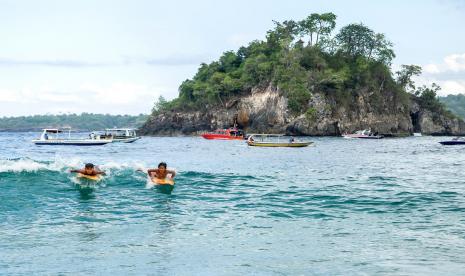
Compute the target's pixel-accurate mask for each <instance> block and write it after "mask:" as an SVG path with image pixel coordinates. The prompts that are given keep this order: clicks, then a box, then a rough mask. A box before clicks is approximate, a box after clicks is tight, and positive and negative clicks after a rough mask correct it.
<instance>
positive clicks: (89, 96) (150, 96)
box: [0, 82, 168, 116]
mask: <svg viewBox="0 0 465 276" xmlns="http://www.w3.org/2000/svg"><path fill="white" fill-rule="evenodd" d="M166 91H168V89H167V88H163V87H148V86H146V85H140V84H137V83H130V82H116V83H111V84H109V85H107V86H104V85H97V84H94V83H83V84H82V85H78V86H77V88H76V89H73V90H66V91H64V90H60V89H58V88H56V87H52V86H42V87H38V88H36V89H31V88H29V87H23V88H22V89H19V90H17V91H13V90H6V89H0V116H17V115H27V114H29V115H31V114H45V113H52V114H57V113H81V112H92V113H110V114H140V113H149V112H150V110H151V108H152V106H153V103H154V101H155V100H156V99H157V98H158V96H159V95H161V94H164V93H166Z"/></svg>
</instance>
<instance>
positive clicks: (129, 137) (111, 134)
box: [96, 128, 141, 143]
mask: <svg viewBox="0 0 465 276" xmlns="http://www.w3.org/2000/svg"><path fill="white" fill-rule="evenodd" d="M96 137H97V138H100V139H101V140H102V139H103V140H108V139H110V140H112V141H113V142H121V143H132V142H135V141H137V140H139V139H140V138H141V137H140V136H137V134H136V130H135V129H133V128H107V129H105V133H104V134H101V135H97V136H96Z"/></svg>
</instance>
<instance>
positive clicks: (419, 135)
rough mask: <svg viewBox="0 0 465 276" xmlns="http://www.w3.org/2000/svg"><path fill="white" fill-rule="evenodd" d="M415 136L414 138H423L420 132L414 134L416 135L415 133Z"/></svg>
mask: <svg viewBox="0 0 465 276" xmlns="http://www.w3.org/2000/svg"><path fill="white" fill-rule="evenodd" d="M413 136H414V137H422V135H421V133H420V132H414V133H413Z"/></svg>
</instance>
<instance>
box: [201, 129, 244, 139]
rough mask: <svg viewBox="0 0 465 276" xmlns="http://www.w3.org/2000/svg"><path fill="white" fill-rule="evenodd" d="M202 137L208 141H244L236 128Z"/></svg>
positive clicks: (242, 134)
mask: <svg viewBox="0 0 465 276" xmlns="http://www.w3.org/2000/svg"><path fill="white" fill-rule="evenodd" d="M202 137H203V138H205V139H208V140H244V132H243V131H242V130H240V129H238V128H235V127H232V128H227V129H217V130H215V131H214V132H208V133H204V134H202Z"/></svg>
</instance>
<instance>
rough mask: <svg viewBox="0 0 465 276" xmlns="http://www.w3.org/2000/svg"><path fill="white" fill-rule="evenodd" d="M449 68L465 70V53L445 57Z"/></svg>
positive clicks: (457, 70) (455, 70) (456, 70)
mask: <svg viewBox="0 0 465 276" xmlns="http://www.w3.org/2000/svg"><path fill="white" fill-rule="evenodd" d="M444 63H445V65H446V68H447V69H448V70H451V71H454V72H459V71H463V70H465V54H455V55H450V56H447V57H445V58H444Z"/></svg>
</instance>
